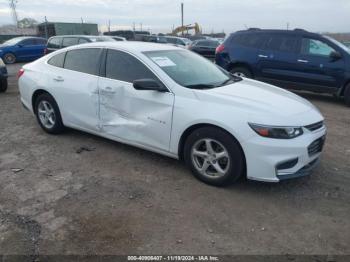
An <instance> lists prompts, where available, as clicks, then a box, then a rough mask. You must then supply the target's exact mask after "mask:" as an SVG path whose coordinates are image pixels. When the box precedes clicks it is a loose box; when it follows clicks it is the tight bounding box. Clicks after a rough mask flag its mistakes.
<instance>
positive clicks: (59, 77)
mask: <svg viewBox="0 0 350 262" xmlns="http://www.w3.org/2000/svg"><path fill="white" fill-rule="evenodd" d="M53 80H55V81H56V82H63V81H64V79H63V77H62V76H56V77H54V78H53Z"/></svg>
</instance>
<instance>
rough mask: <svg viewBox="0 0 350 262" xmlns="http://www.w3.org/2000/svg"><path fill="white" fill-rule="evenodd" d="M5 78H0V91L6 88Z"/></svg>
mask: <svg viewBox="0 0 350 262" xmlns="http://www.w3.org/2000/svg"><path fill="white" fill-rule="evenodd" d="M7 85H8V84H7V79H1V80H0V93H4V92H6V90H7Z"/></svg>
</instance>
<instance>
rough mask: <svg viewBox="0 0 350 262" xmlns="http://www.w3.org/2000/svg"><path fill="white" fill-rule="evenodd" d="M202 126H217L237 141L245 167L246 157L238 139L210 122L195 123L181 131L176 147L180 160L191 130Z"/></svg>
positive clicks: (182, 157) (182, 158)
mask: <svg viewBox="0 0 350 262" xmlns="http://www.w3.org/2000/svg"><path fill="white" fill-rule="evenodd" d="M203 127H214V128H217V129H220V130H222V131H224V132H225V133H227V134H228V135H229V136H231V137H232V139H234V140H235V141H236V142H237V144H238V145H239V147H240V148H241V151H242V154H243V159H244V165H245V167H246V158H245V154H244V150H243V148H242V146H241V144H240V143H239V141H238V140H237V139H236V138H235V137H234V136H233V135H232V134H231V133H230V132H228V131H226V130H225V129H224V128H221V127H219V126H216V125H212V124H196V125H193V126H190V127H188V128H187V129H186V130H185V131H184V132H183V133H182V135H181V138H180V142H179V148H178V156H179V159H180V160H184V148H185V143H186V140H187V138H188V137H189V135H190V134H192V132H194V131H195V130H196V129H199V128H203Z"/></svg>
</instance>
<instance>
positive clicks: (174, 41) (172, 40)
mask: <svg viewBox="0 0 350 262" xmlns="http://www.w3.org/2000/svg"><path fill="white" fill-rule="evenodd" d="M166 40H167V41H168V43H172V44H176V43H177V38H167V39H166Z"/></svg>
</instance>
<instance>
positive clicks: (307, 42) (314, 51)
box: [301, 38, 335, 57]
mask: <svg viewBox="0 0 350 262" xmlns="http://www.w3.org/2000/svg"><path fill="white" fill-rule="evenodd" d="M332 52H335V50H334V49H333V48H332V47H331V46H329V45H328V44H326V43H325V42H322V41H320V40H316V39H311V38H303V39H302V41H301V53H302V54H303V55H317V56H326V57H328V56H329V55H330V54H331V53H332Z"/></svg>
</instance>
